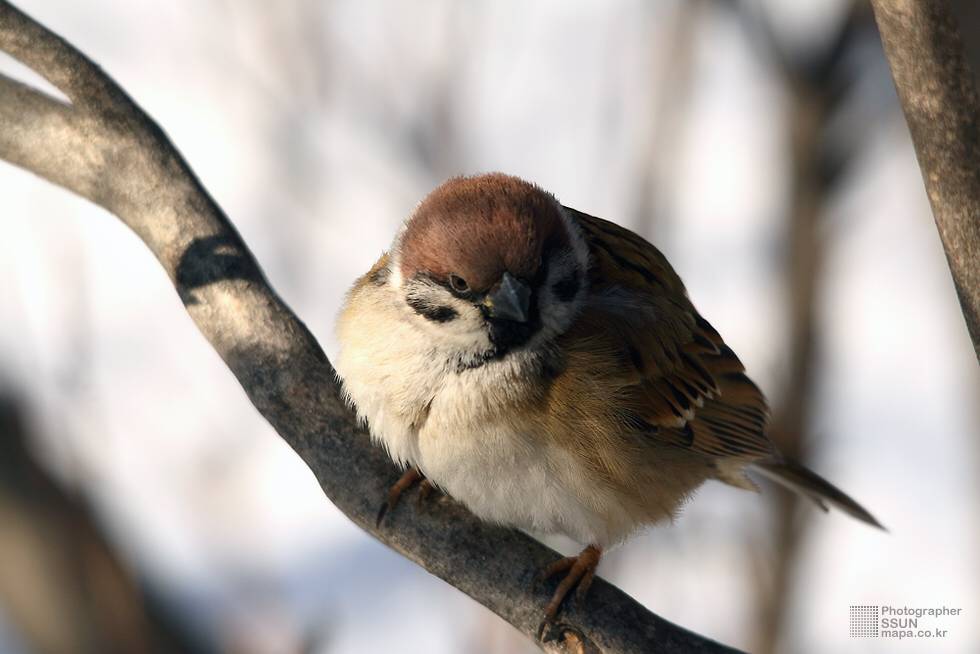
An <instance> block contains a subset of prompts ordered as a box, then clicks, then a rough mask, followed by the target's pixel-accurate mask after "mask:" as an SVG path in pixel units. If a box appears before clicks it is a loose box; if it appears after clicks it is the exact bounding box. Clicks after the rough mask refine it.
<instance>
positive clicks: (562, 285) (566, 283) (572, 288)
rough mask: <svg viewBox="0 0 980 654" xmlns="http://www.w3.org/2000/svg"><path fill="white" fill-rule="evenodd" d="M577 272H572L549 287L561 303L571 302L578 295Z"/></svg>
mask: <svg viewBox="0 0 980 654" xmlns="http://www.w3.org/2000/svg"><path fill="white" fill-rule="evenodd" d="M578 289H579V280H578V271H574V272H572V273H570V274H569V275H567V276H566V277H563V278H562V279H559V280H558V281H557V282H555V283H554V284H552V285H551V291H552V292H553V293H554V294H555V297H557V298H558V299H559V300H560V301H562V302H571V301H572V300H573V299H574V298H575V295H576V294H577V293H578Z"/></svg>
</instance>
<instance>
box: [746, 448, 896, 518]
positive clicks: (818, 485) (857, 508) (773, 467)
mask: <svg viewBox="0 0 980 654" xmlns="http://www.w3.org/2000/svg"><path fill="white" fill-rule="evenodd" d="M750 469H751V470H753V471H755V472H758V473H759V474H761V475H762V476H763V477H766V478H767V479H771V480H772V481H774V482H776V483H777V484H779V485H781V486H783V487H785V488H788V489H789V490H791V491H793V492H794V493H799V494H800V495H803V496H806V497H808V498H810V499H811V500H813V501H814V502H815V503H816V505H817V506H819V507H820V508H821V509H823V510H824V511H827V510H828V508H827V505H828V504H830V505H832V506H835V507H837V508H838V509H840V510H841V511H844V512H845V513H848V514H850V515H852V516H854V517H855V518H857V519H858V520H860V521H861V522H866V523H868V524H869V525H871V526H872V527H877V528H878V529H881V530H884V531H887V530H886V529H885V528H884V527H883V526H882V524H881V523H880V522H878V521H877V520H876V519H875V517H874V516H873V515H871V514H870V513H869V512H868V510H867V509H865V508H864V507H863V506H861V505H860V504H858V503H857V502H856V501H854V500H853V499H851V497H849V496H848V495H847V493H845V492H844V491H842V490H841V489H839V488H837V487H836V486H834V485H833V484H831V483H830V482H829V481H827V480H826V479H824V478H823V477H821V476H820V475H818V474H817V473H815V472H813V471H812V470H810V469H809V468H807V467H805V466H802V465H800V464H799V463H794V462H793V461H787V460H785V459H769V460H765V461H756V462H754V463H753V464H752V466H751V468H750Z"/></svg>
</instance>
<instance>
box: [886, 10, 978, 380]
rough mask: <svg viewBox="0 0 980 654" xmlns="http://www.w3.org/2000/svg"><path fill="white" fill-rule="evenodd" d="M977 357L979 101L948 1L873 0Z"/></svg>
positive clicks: (890, 65)
mask: <svg viewBox="0 0 980 654" xmlns="http://www.w3.org/2000/svg"><path fill="white" fill-rule="evenodd" d="M871 5H872V7H873V8H874V12H875V20H876V21H877V23H878V31H879V32H880V33H881V40H882V43H883V44H884V46H885V56H886V57H887V58H888V65H889V67H890V68H891V71H892V78H893V79H894V81H895V88H896V90H897V91H898V98H899V100H900V101H901V103H902V110H903V111H904V112H905V120H906V122H908V125H909V132H911V134H912V143H913V144H914V145H915V153H916V157H917V158H918V160H919V168H921V170H922V179H923V181H924V182H925V186H926V192H927V193H928V195H929V203H930V204H931V205H932V213H933V216H935V219H936V227H938V229H939V236H940V238H941V239H942V242H943V248H944V249H945V250H946V260H947V262H948V263H949V269H950V272H952V274H953V283H954V284H955V285H956V293H957V295H958V296H959V299H960V306H961V308H962V309H963V317H964V318H965V319H966V325H967V328H969V330H970V336H971V337H972V339H973V348H974V350H975V352H976V355H977V359H978V361H980V264H978V262H980V104H978V100H977V89H976V85H975V82H974V77H973V75H972V72H971V70H970V67H969V65H968V64H967V62H966V56H965V55H964V51H963V43H962V41H961V40H960V34H959V30H958V29H957V26H956V21H955V19H954V18H953V14H952V12H951V10H950V7H949V4H948V2H947V1H946V0H871Z"/></svg>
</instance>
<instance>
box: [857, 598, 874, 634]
mask: <svg viewBox="0 0 980 654" xmlns="http://www.w3.org/2000/svg"><path fill="white" fill-rule="evenodd" d="M877 637H878V607H877V606H861V605H854V604H852V605H851V638H877Z"/></svg>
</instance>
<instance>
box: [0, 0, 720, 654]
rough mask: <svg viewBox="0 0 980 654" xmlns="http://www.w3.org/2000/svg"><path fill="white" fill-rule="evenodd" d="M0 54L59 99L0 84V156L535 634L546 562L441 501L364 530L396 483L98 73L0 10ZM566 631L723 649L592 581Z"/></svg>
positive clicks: (320, 367) (583, 641)
mask: <svg viewBox="0 0 980 654" xmlns="http://www.w3.org/2000/svg"><path fill="white" fill-rule="evenodd" d="M0 49H2V50H5V51H6V52H8V53H9V54H11V55H13V56H14V57H15V58H17V59H19V60H20V61H21V62H23V63H25V64H27V65H28V66H30V67H31V68H33V69H34V70H35V71H36V72H38V73H40V74H41V75H42V76H44V77H45V78H47V79H48V80H49V81H50V82H51V83H52V84H54V85H55V87H57V88H58V89H59V90H61V91H62V92H63V93H64V94H65V95H66V96H67V97H68V98H69V100H70V101H71V104H70V105H69V104H65V103H64V102H61V101H59V100H57V99H55V98H52V97H50V96H48V95H45V94H43V93H41V92H39V91H37V90H35V89H33V88H30V87H28V86H25V85H23V84H20V83H18V82H15V81H13V80H10V79H8V78H6V77H2V76H0V157H2V158H4V159H6V160H8V161H10V162H12V163H14V164H15V165H18V166H20V167H22V168H25V169H27V170H30V171H32V172H34V173H36V174H38V175H40V176H41V177H44V178H45V179H48V180H50V181H51V182H54V183H55V184H58V185H60V186H63V187H65V188H67V189H69V190H71V191H73V192H75V193H77V194H78V195H81V196H82V197H84V198H87V199H89V200H91V201H92V202H94V203H96V204H98V205H101V206H102V207H104V208H106V209H108V210H109V211H111V212H112V213H114V214H115V215H116V216H118V217H119V218H120V219H121V220H122V221H123V222H124V223H125V224H126V225H128V226H129V227H130V228H131V229H132V230H133V231H134V232H136V233H137V234H138V235H139V236H140V238H142V239H143V241H144V242H145V243H146V244H147V246H148V247H149V248H150V250H151V251H152V252H153V254H154V255H155V256H156V257H157V259H159V261H160V263H161V265H162V266H163V268H164V269H165V270H166V272H167V275H169V277H170V279H171V281H172V282H173V284H174V286H175V288H176V290H177V292H178V294H179V295H180V298H181V299H182V300H183V302H184V306H185V307H186V309H187V312H188V313H189V314H190V316H191V318H192V319H193V320H194V322H195V323H196V324H197V326H198V328H199V329H200V331H201V333H202V334H203V335H204V336H205V337H206V338H207V339H208V341H210V343H211V345H212V346H213V347H214V348H215V350H216V351H217V352H218V353H219V354H220V356H221V357H222V358H223V359H224V361H225V363H226V364H227V365H228V367H229V368H230V369H231V371H232V372H233V373H234V375H235V376H236V377H237V378H238V381H239V382H240V383H241V385H242V387H243V388H244V389H245V391H246V393H247V394H248V396H249V398H250V399H251V400H252V403H253V404H254V405H255V406H256V408H257V409H258V410H259V411H260V412H261V413H262V415H263V416H264V417H265V418H266V419H267V420H268V421H269V422H270V423H271V424H272V426H273V427H274V428H275V429H276V431H278V432H279V434H280V435H281V436H282V437H283V438H284V439H285V440H286V441H287V442H288V443H289V444H290V446H292V447H293V449H294V450H295V451H296V452H297V453H298V454H299V455H300V457H302V459H303V460H304V461H305V462H306V463H307V465H309V467H310V468H311V469H312V471H313V473H314V474H315V475H316V477H317V479H318V480H319V482H320V485H321V486H322V488H323V490H324V492H325V493H326V495H327V496H328V497H329V498H330V499H331V500H332V501H333V502H334V504H336V505H337V507H338V508H339V509H340V510H341V511H343V512H344V513H345V514H347V516H348V517H350V519H351V520H353V521H354V522H355V523H356V524H358V525H359V526H360V527H361V528H362V529H364V530H365V531H367V532H369V533H371V534H372V535H373V536H374V537H375V538H378V539H379V540H381V541H382V542H384V543H386V544H387V545H389V546H390V547H392V548H393V549H394V550H396V551H398V552H400V553H401V554H403V555H404V556H406V557H408V558H409V559H411V560H413V561H415V562H416V563H418V564H420V565H422V566H423V567H424V568H425V569H427V570H428V571H429V572H431V573H433V574H435V575H437V576H438V577H440V578H442V579H444V580H446V581H447V582H449V583H450V584H452V585H453V586H455V587H456V588H458V589H460V590H462V591H463V592H464V593H466V594H468V595H470V596H471V597H473V598H474V599H475V600H476V601H478V602H480V603H481V604H483V605H484V606H486V607H487V608H489V609H490V610H492V611H494V612H495V613H497V614H498V615H500V616H501V617H502V618H503V619H504V620H506V621H508V622H509V623H510V624H512V625H514V626H515V627H516V628H517V629H518V630H520V631H521V632H523V633H524V634H527V635H528V636H530V637H532V638H533V637H535V634H536V632H537V628H538V625H539V622H540V618H541V612H542V607H543V604H544V600H545V599H546V597H547V595H548V592H549V591H548V589H542V590H539V591H537V592H534V591H532V588H531V582H532V577H533V574H534V572H535V570H537V569H539V568H540V567H541V566H543V565H545V564H546V563H548V562H549V561H551V560H553V559H554V558H555V557H556V556H557V555H556V554H555V553H554V552H553V551H552V550H550V549H548V548H546V547H545V546H543V545H541V544H540V543H538V542H537V541H535V540H533V539H531V538H529V537H527V536H525V535H522V534H520V533H518V532H516V531H513V530H508V529H502V528H499V527H492V526H489V525H486V524H483V523H481V522H480V521H478V520H476V519H475V518H474V517H473V516H472V515H470V514H469V513H468V512H466V511H465V510H464V509H462V508H461V507H459V506H455V505H452V504H446V505H440V506H436V507H432V508H430V509H427V510H426V509H423V510H420V509H418V508H416V507H414V506H413V505H414V503H413V502H404V503H403V504H402V506H400V507H399V509H398V511H397V512H396V513H395V514H393V515H391V516H389V519H388V521H387V522H386V523H385V526H384V527H383V528H382V529H380V530H379V529H377V528H376V527H375V526H374V516H375V514H376V512H377V509H378V507H379V506H380V505H381V503H382V501H383V500H384V493H385V489H386V488H387V487H388V486H389V485H390V484H391V483H392V482H393V481H394V479H395V478H396V476H397V472H396V470H395V469H394V467H393V466H392V465H391V464H390V463H389V461H388V460H387V457H386V456H385V455H384V453H383V452H381V451H380V450H379V449H377V448H374V447H372V446H371V445H370V442H369V440H368V437H367V435H366V434H365V432H364V431H363V429H361V428H359V427H358V426H357V425H356V423H355V420H354V417H353V415H352V413H351V412H350V411H349V410H348V409H347V407H346V406H345V405H344V403H343V401H342V400H341V398H340V396H339V392H338V387H337V383H336V380H335V377H334V371H333V368H332V367H331V365H330V362H329V361H328V360H327V358H326V356H325V355H324V354H323V351H322V350H321V348H320V346H319V345H318V344H317V342H316V341H315V340H314V338H313V337H312V335H311V334H310V333H309V331H308V330H307V329H306V327H305V326H304V325H303V323H302V322H300V321H299V320H298V319H297V318H296V316H295V315H293V313H292V312H291V311H290V310H289V308H288V307H286V305H285V304H283V302H282V301H281V300H280V299H279V297H278V296H277V295H276V293H275V292H274V291H273V290H272V289H271V288H270V287H269V286H268V284H267V283H266V280H265V278H264V276H263V274H262V272H261V270H260V269H259V267H258V264H257V263H256V261H255V259H254V258H253V257H252V254H251V253H250V252H249V250H248V248H247V247H246V246H245V244H244V243H243V242H242V240H241V238H240V237H239V235H238V234H237V232H236V231H235V229H234V227H232V225H231V223H230V222H229V221H228V219H227V218H226V217H225V215H224V214H223V213H222V211H221V209H220V208H219V207H218V206H217V204H216V203H215V202H214V201H213V200H212V199H211V197H210V196H209V195H208V193H207V191H205V189H204V187H203V186H202V185H201V184H200V183H199V182H198V180H197V179H196V178H195V176H194V174H193V172H192V171H191V169H190V168H189V166H188V165H187V164H186V162H185V161H184V160H183V158H182V157H181V156H180V154H179V153H178V152H177V150H176V149H175V148H174V146H173V145H172V144H171V143H170V141H169V140H168V139H167V137H166V136H165V135H164V133H163V132H162V131H161V130H160V128H159V127H158V126H157V125H156V124H155V123H154V122H153V121H152V120H151V119H150V118H149V117H148V116H147V115H146V114H145V113H143V111H142V110H141V109H140V108H139V107H138V106H137V105H136V104H135V103H134V102H133V101H132V100H131V99H130V98H129V97H128V96H127V95H126V94H125V93H124V92H123V91H122V90H121V89H120V88H119V87H118V86H117V85H116V84H115V83H114V82H113V81H112V80H111V79H110V78H109V77H108V76H106V75H105V74H104V73H103V72H102V71H101V70H100V69H99V68H98V66H96V65H95V64H93V63H92V62H91V61H89V60H88V59H86V58H85V57H84V56H83V55H82V54H81V53H79V52H78V51H77V50H76V49H75V48H73V47H72V46H71V45H69V44H68V43H67V42H66V41H64V40H63V39H61V38H60V37H58V36H56V35H54V34H53V33H51V32H49V31H48V30H47V29H45V28H44V27H42V26H41V25H39V24H38V23H36V22H35V21H33V20H32V19H30V18H28V17H27V16H25V15H24V14H23V13H21V12H20V11H18V10H17V9H15V8H14V7H12V6H11V5H10V4H9V3H7V2H5V1H3V0H0ZM563 618H564V620H565V622H566V624H565V625H560V626H559V627H558V628H557V629H555V630H553V633H554V634H556V640H554V641H551V642H550V643H547V644H542V647H544V648H546V649H550V650H553V651H562V650H565V651H576V650H578V651H603V652H650V651H657V652H668V653H669V652H685V653H686V652H727V651H732V650H730V649H728V648H726V647H724V646H721V645H718V644H717V643H714V642H712V641H710V640H707V639H705V638H703V637H701V636H698V635H696V634H693V633H690V632H688V631H685V630H684V629H682V628H680V627H677V626H675V625H673V624H671V623H669V622H667V621H665V620H663V619H661V618H659V617H657V616H655V615H653V614H652V613H650V612H649V611H647V610H646V609H645V608H643V607H642V606H640V605H639V604H638V603H636V602H635V601H634V600H632V599H631V598H629V597H628V596H627V595H625V594H624V593H623V592H622V591H620V590H618V589H616V588H615V587H613V586H611V585H609V584H608V583H605V582H597V583H596V584H595V586H593V588H592V591H591V595H590V601H589V603H588V610H587V611H585V610H582V609H580V608H577V607H571V608H570V609H569V610H568V611H567V612H566V613H565V614H564V616H563ZM562 643H565V644H564V645H563V644H562Z"/></svg>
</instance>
